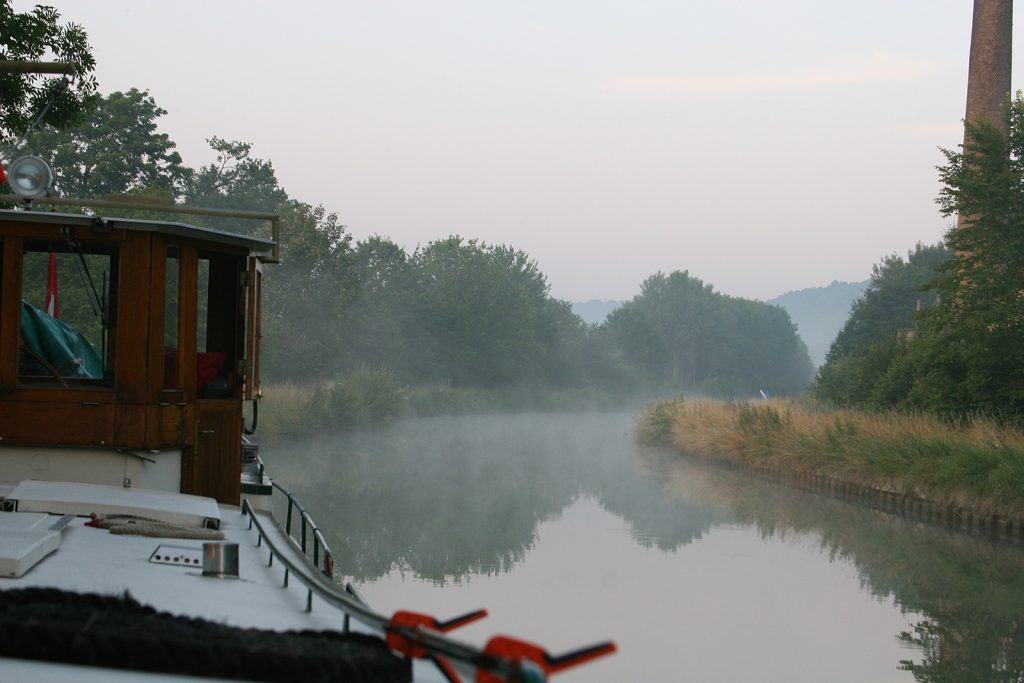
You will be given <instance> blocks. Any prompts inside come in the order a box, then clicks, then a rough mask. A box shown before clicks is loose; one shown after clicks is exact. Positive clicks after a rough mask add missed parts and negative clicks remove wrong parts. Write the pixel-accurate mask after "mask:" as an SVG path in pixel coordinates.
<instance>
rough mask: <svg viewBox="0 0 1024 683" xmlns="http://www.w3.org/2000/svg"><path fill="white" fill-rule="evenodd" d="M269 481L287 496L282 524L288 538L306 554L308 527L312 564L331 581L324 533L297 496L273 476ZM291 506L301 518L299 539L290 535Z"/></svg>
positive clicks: (329, 554) (331, 557) (331, 562)
mask: <svg viewBox="0 0 1024 683" xmlns="http://www.w3.org/2000/svg"><path fill="white" fill-rule="evenodd" d="M261 470H262V465H261ZM261 474H262V472H261ZM270 483H271V485H273V487H274V488H275V489H277V490H278V491H280V492H281V493H283V494H284V495H285V497H286V498H288V514H287V515H286V516H285V525H284V529H285V533H287V534H288V538H290V539H292V541H293V542H294V543H295V544H296V545H297V546H298V547H299V548H300V549H301V550H302V554H303V555H306V554H307V548H306V545H307V544H306V537H307V533H306V529H307V527H308V528H309V530H310V531H311V532H312V535H313V556H312V557H313V566H314V567H316V568H317V569H320V570H321V571H322V572H323V573H324V574H326V575H327V576H329V577H331V579H332V581H333V575H334V554H333V553H332V552H331V548H330V546H328V545H327V540H326V539H325V538H324V535H323V534H322V533H321V532H320V529H319V527H317V525H316V522H314V521H313V518H312V517H310V515H309V512H307V511H306V508H305V507H304V506H303V505H302V502H301V501H300V500H299V498H298V496H296V495H295V494H294V493H292V492H291V491H289V490H288V489H287V488H285V487H284V486H283V485H281V484H278V483H277V482H276V481H274V479H273V478H270ZM293 507H294V508H295V509H297V510H298V511H299V519H301V520H302V527H301V529H302V530H301V532H300V534H299V539H296V538H295V537H294V536H292V508H293ZM321 558H322V559H323V568H321V566H320V561H321Z"/></svg>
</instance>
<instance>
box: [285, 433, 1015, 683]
mask: <svg viewBox="0 0 1024 683" xmlns="http://www.w3.org/2000/svg"><path fill="white" fill-rule="evenodd" d="M630 425H631V419H630V417H629V416H626V415H611V416H610V415H562V416H550V415H548V416H523V415H519V416H484V417H473V418H440V419H427V420H410V421H406V422H402V423H400V424H398V425H396V426H395V427H393V428H392V429H389V430H387V431H384V432H378V433H370V434H356V435H344V436H340V437H339V436H333V437H323V438H315V439H310V440H307V441H303V442H299V443H297V442H290V443H288V444H277V445H268V447H267V448H265V452H266V453H267V456H266V457H267V458H268V464H269V466H270V467H271V471H272V472H274V473H275V474H276V476H278V477H280V478H281V479H282V480H283V481H286V482H288V484H289V485H290V486H291V487H292V488H293V489H294V490H295V491H296V492H297V493H299V495H300V496H301V497H302V498H303V500H304V501H306V502H307V506H308V507H309V508H310V509H311V510H312V511H313V513H314V515H315V517H316V518H317V519H318V520H321V522H322V524H323V525H324V527H325V530H326V531H327V532H328V542H329V543H330V544H331V546H332V548H333V549H334V550H335V556H336V566H338V567H340V568H343V570H344V571H345V573H346V575H348V576H351V577H352V578H354V579H356V580H357V581H360V582H367V581H374V580H377V579H380V578H381V577H384V576H385V575H394V574H395V573H398V574H409V575H412V576H415V577H418V578H420V579H423V580H426V581H429V582H432V583H434V584H435V585H449V584H453V583H454V584H461V583H462V582H465V581H467V580H468V579H470V578H472V577H475V576H489V577H496V576H498V575H501V574H503V573H505V572H509V571H511V570H514V569H515V568H517V567H520V566H521V565H523V564H524V562H525V560H526V558H527V557H528V556H529V555H530V554H531V551H532V549H533V548H534V546H535V544H536V543H537V542H538V540H537V539H538V528H539V527H540V526H541V525H543V524H544V523H545V522H548V521H551V520H556V519H559V516H560V515H562V514H563V512H564V511H566V510H567V509H569V508H570V506H574V505H575V506H576V507H577V508H578V503H579V502H580V501H582V500H584V499H585V500H593V501H596V503H597V504H598V505H600V507H601V508H603V509H604V510H605V511H607V512H608V513H611V514H613V515H615V516H616V517H617V518H620V519H622V520H624V521H625V524H626V525H627V527H628V532H629V534H630V537H631V538H632V539H633V542H634V543H635V544H637V545H639V546H642V547H644V548H647V549H649V550H650V551H651V552H653V553H656V554H658V555H661V556H666V555H678V554H680V553H683V552H684V549H687V548H688V547H691V546H700V545H706V543H704V542H702V539H706V538H707V537H708V536H709V534H711V533H712V532H716V533H717V532H721V531H723V530H724V531H728V530H731V529H736V530H740V529H748V528H749V529H754V530H756V533H757V534H759V535H760V537H761V538H762V539H763V540H764V541H765V542H777V541H779V540H784V541H787V542H789V543H790V544H792V543H793V542H796V543H803V544H805V545H806V544H812V545H813V546H814V547H817V548H819V549H820V552H821V553H824V555H825V556H826V557H828V558H829V559H830V560H831V561H832V562H834V563H848V564H849V565H850V566H852V567H854V568H855V571H856V572H857V576H858V577H859V581H860V586H861V588H862V590H864V591H867V592H868V593H869V594H870V595H872V596H874V598H875V599H877V600H882V601H891V600H894V601H895V602H896V604H897V605H898V606H899V608H900V609H901V610H903V612H904V613H905V614H907V615H910V616H912V617H913V618H912V623H911V626H910V627H909V628H907V629H906V630H905V632H902V633H892V634H891V640H890V642H895V641H897V639H899V642H901V643H903V645H904V646H905V649H904V650H903V656H904V657H905V661H904V662H903V663H902V664H899V663H898V662H896V661H895V657H893V661H892V666H891V669H890V670H895V669H896V667H897V666H901V667H902V668H903V669H904V670H905V671H906V672H908V673H905V674H903V675H904V676H907V675H909V674H912V675H913V677H914V678H915V679H916V680H919V681H949V682H952V681H968V682H970V681H990V680H999V681H1002V680H1022V679H1024V651H1022V647H1024V637H1022V634H1021V633H1020V630H1021V623H1022V619H1021V616H1022V610H1024V571H1022V570H1024V561H1022V556H1021V553H1020V552H1019V551H1017V550H1016V549H1013V548H1005V547H1003V548H1000V547H994V546H992V545H990V544H988V543H986V542H984V541H980V540H976V539H971V538H967V537H956V536H950V535H948V534H946V533H945V532H943V531H941V530H938V529H933V528H929V527H924V526H921V525H919V524H916V523H911V522H907V521H904V520H901V519H897V518H894V517H891V516H888V515H885V514H883V513H880V512H877V511H873V510H868V509H863V508H859V507H855V506H852V505H849V504H846V503H843V502H840V501H835V500H830V499H827V498H823V497H820V496H816V495H813V494H808V493H804V492H800V491H796V490H792V489H786V488H782V487H778V486H774V485H771V484H767V483H764V482H759V481H756V480H752V479H750V478H749V477H746V476H744V475H742V474H738V473H734V472H731V471H728V470H725V469H721V468H717V467H713V466H709V465H707V464H704V463H701V462H699V461H694V460H686V459H682V460H681V459H679V458H678V457H676V456H675V455H672V454H666V453H664V452H661V451H656V450H647V449H641V448H638V447H636V446H635V445H633V443H632V440H631V438H630V436H629V434H628V432H629V428H630ZM577 535H578V532H577ZM561 542H562V543H563V544H564V543H565V540H564V539H563V540H562V541H561ZM718 542H719V543H720V542H721V539H718ZM712 546H714V544H712ZM737 547H747V546H737ZM725 562H726V564H723V565H722V566H723V567H728V568H729V569H730V571H731V570H732V568H733V566H734V565H736V564H738V560H736V559H735V558H734V559H733V560H729V559H728V558H726V560H725ZM690 566H695V565H692V564H691V565H690ZM609 571H611V570H609ZM659 571H662V570H659ZM743 571H760V570H759V569H757V568H752V569H749V570H746V569H745V570H743ZM647 573H648V574H653V570H648V571H647ZM608 575H609V576H611V575H612V574H608ZM737 576H739V577H742V576H744V574H743V572H742V571H740V572H738V573H737ZM627 578H629V579H631V580H634V581H635V580H636V579H637V577H636V576H631V577H627ZM739 580H743V579H742V578H740V579H739ZM796 580H799V578H798V577H797V579H796ZM669 581H671V579H669ZM796 590H797V591H799V587H798V586H797V588H796ZM795 594H798V592H797V593H794V595H795ZM759 599H761V598H760V597H753V598H749V597H748V598H747V600H748V601H750V600H759ZM486 602H487V604H490V603H491V602H492V601H490V600H488V601H486ZM766 604H767V603H766ZM474 606H479V605H474ZM747 607H748V608H749V605H748V606H747ZM709 609H717V610H718V614H716V615H715V618H721V612H722V610H723V609H728V608H727V607H723V606H722V605H719V606H718V607H714V606H709ZM736 609H737V610H740V611H738V612H737V614H742V611H741V610H742V609H744V606H743V605H742V604H740V605H739V606H738V607H736ZM772 609H776V610H778V609H780V608H779V606H778V605H775V606H774V607H772ZM921 615H923V617H922V616H921ZM679 618H680V619H683V618H685V615H683V616H680V617H679ZM820 618H821V619H823V620H829V619H843V618H844V615H843V614H831V615H830V614H829V613H828V611H827V610H823V611H822V613H821V616H820ZM822 623H823V625H824V622H822ZM903 623H906V622H903ZM628 628H633V626H628ZM897 628H899V627H895V626H894V627H893V630H896V629H897ZM601 635H602V636H604V635H608V634H607V633H602V634H601ZM762 638H763V636H762ZM839 647H841V644H840V645H839ZM761 656H762V657H771V656H772V655H771V653H770V652H769V651H765V652H763V653H762V654H761ZM888 656H890V655H888V654H887V655H886V657H888ZM707 675H708V674H707V672H705V673H704V676H705V680H709V679H708V678H707ZM832 678H833V680H837V679H836V678H835V677H832ZM846 680H856V679H850V678H846Z"/></svg>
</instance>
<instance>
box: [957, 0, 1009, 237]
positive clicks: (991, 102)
mask: <svg viewBox="0 0 1024 683" xmlns="http://www.w3.org/2000/svg"><path fill="white" fill-rule="evenodd" d="M1012 44H1013V0H974V22H973V24H972V26H971V61H970V67H969V68H968V72H967V113H966V115H965V116H964V119H965V120H966V121H971V122H974V121H979V120H984V121H988V122H989V123H991V124H992V125H994V126H996V127H997V128H999V129H1000V130H1002V131H1003V133H1006V132H1007V131H1006V108H1007V107H1008V106H1009V104H1010V58H1011V55H1012V49H1011V48H1012ZM969 144H970V141H969V140H968V136H967V131H966V130H965V131H964V147H967V146H968V145H969ZM963 224H964V218H963V216H960V217H959V218H958V220H957V226H958V227H960V226H963Z"/></svg>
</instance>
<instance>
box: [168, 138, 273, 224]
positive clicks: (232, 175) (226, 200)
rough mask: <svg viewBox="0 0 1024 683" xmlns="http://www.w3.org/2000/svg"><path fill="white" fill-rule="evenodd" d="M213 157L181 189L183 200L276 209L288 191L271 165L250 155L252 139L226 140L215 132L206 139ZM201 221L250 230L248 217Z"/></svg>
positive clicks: (214, 205)
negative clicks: (212, 160) (211, 160)
mask: <svg viewBox="0 0 1024 683" xmlns="http://www.w3.org/2000/svg"><path fill="white" fill-rule="evenodd" d="M207 142H208V143H209V145H210V147H211V148H212V149H213V150H214V151H215V152H216V153H217V158H216V161H215V162H214V163H212V164H207V165H206V166H203V167H202V168H200V169H199V170H197V171H196V172H195V173H194V174H193V175H192V176H191V179H190V182H189V184H188V187H187V188H186V191H185V203H186V204H191V205H193V206H203V207H207V208H214V209H242V210H247V211H277V208H278V206H280V205H281V204H282V203H284V202H285V201H287V199H288V195H287V193H286V192H285V191H284V188H282V187H281V185H280V184H279V183H278V182H277V175H276V174H275V172H274V165H273V164H272V163H271V162H269V161H265V160H263V159H256V158H254V157H252V156H251V154H252V143H249V142H238V141H233V142H229V141H227V140H224V139H222V138H219V137H217V136H213V137H211V138H209V139H208V140H207ZM204 223H206V224H208V225H212V226H215V227H218V228H221V229H225V230H232V231H235V232H241V233H244V234H252V233H253V231H254V230H255V228H254V226H253V223H252V221H245V220H240V219H212V220H211V219H207V220H205V221H204Z"/></svg>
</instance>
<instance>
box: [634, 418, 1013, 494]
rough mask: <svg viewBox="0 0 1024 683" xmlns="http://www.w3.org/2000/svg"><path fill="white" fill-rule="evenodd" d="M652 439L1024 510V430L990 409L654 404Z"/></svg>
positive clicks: (644, 428) (649, 421)
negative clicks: (951, 413)
mask: <svg viewBox="0 0 1024 683" xmlns="http://www.w3.org/2000/svg"><path fill="white" fill-rule="evenodd" d="M637 436H638V438H639V439H641V440H642V441H645V442H647V443H662V444H667V445H671V446H673V447H675V448H677V449H679V450H681V451H684V452H687V453H691V454H694V455H698V456H703V457H710V458H717V459H722V460H731V461H738V462H744V463H748V464H753V465H756V466H765V467H785V468H789V469H793V470H798V471H805V472H811V473H815V474H824V475H828V476H832V477H837V478H840V479H843V480H845V481H851V482H855V483H859V484H862V485H868V486H873V487H876V488H881V489H884V490H887V491H894V492H898V493H904V494H911V495H916V496H920V497H923V498H928V499H930V500H934V501H936V502H943V503H948V504H954V505H958V506H960V507H964V508H968V509H975V510H978V511H985V512H1001V513H1005V514H1016V513H1018V512H1024V432H1021V430H1019V429H1015V428H1012V427H1004V426H1001V425H999V424H997V423H995V422H993V421H991V420H986V419H982V418H978V419H974V420H969V421H965V422H963V423H960V424H955V423H950V422H948V421H944V420H941V419H939V418H936V417H934V416H931V415H927V414H922V413H902V412H860V411H854V410H824V409H819V408H816V407H813V406H810V405H807V404H806V403H802V402H799V401H794V400H783V399H773V400H771V401H759V402H749V403H721V402H716V401H704V400H702V401H689V400H686V401H684V400H680V399H677V400H675V401H673V402H671V403H669V402H659V403H658V404H652V405H651V406H648V407H647V408H646V409H645V411H644V412H643V414H642V415H641V417H640V419H639V421H638V425H637Z"/></svg>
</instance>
